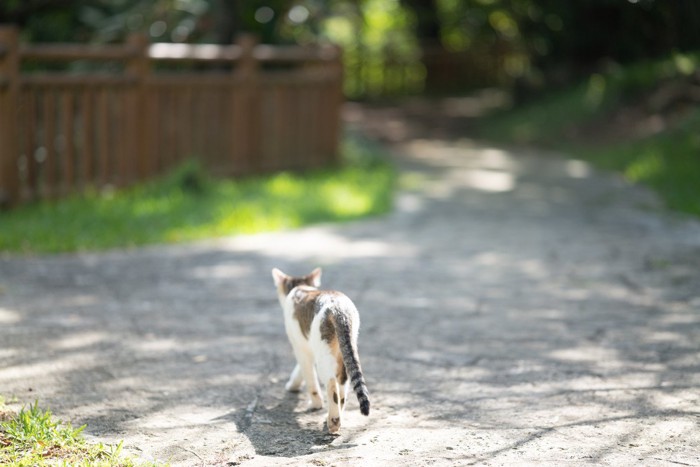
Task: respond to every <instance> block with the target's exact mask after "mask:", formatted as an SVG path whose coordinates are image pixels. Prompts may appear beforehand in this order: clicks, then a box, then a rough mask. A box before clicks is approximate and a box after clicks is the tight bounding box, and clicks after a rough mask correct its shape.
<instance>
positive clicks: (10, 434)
mask: <svg viewBox="0 0 700 467" xmlns="http://www.w3.org/2000/svg"><path fill="white" fill-rule="evenodd" d="M84 428H85V425H83V426H81V427H80V428H77V429H75V428H73V427H72V426H71V425H70V423H63V422H61V421H58V420H55V419H54V417H53V415H52V414H51V411H49V410H42V409H41V408H39V405H38V403H36V402H35V403H34V404H33V405H29V407H23V408H22V409H21V410H20V411H19V413H17V414H11V413H9V412H2V413H0V464H2V465H3V466H8V467H29V466H32V467H35V466H36V467H42V466H49V465H52V466H53V465H63V466H68V465H70V466H85V467H87V466H97V467H117V466H119V467H135V466H137V465H139V466H143V467H145V466H147V465H148V466H152V467H155V466H156V464H153V463H148V464H141V463H137V462H136V461H134V460H133V459H130V458H128V457H125V456H123V455H122V443H119V444H117V445H104V444H102V443H97V444H89V443H87V442H86V441H85V439H84V438H83V436H82V434H81V433H82V431H83V429H84Z"/></svg>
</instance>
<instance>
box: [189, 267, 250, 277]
mask: <svg viewBox="0 0 700 467" xmlns="http://www.w3.org/2000/svg"><path fill="white" fill-rule="evenodd" d="M249 273H250V268H249V267H248V266H243V265H240V264H218V265H215V266H201V267H198V268H194V269H193V270H192V277H196V278H198V279H231V278H234V277H241V276H244V275H246V274H249Z"/></svg>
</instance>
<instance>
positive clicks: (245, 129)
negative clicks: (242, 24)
mask: <svg viewBox="0 0 700 467" xmlns="http://www.w3.org/2000/svg"><path fill="white" fill-rule="evenodd" d="M236 43H237V44H238V46H239V47H240V48H241V58H240V59H239V62H238V66H236V67H234V71H233V73H234V79H235V80H236V81H237V82H238V83H239V86H238V87H237V88H236V87H234V88H233V109H232V111H233V131H232V132H231V133H232V135H233V141H232V148H233V150H234V151H236V150H237V149H238V150H237V151H236V152H237V153H238V154H240V156H241V157H240V158H234V161H235V162H238V163H239V164H240V166H239V167H233V170H232V171H233V172H235V173H250V172H251V171H254V172H258V171H259V170H260V167H261V164H260V163H261V161H260V158H261V153H260V137H261V135H260V114H259V108H260V106H261V105H260V102H259V99H258V79H259V77H258V62H257V59H256V58H255V57H254V56H253V51H254V49H255V46H256V45H257V39H256V37H255V36H253V35H251V34H244V35H241V36H240V37H239V38H238V40H237V41H236ZM237 89H238V93H237V92H236V90H237ZM237 94H239V95H237ZM235 162H234V163H235Z"/></svg>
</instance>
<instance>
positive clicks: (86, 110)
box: [80, 87, 96, 190]
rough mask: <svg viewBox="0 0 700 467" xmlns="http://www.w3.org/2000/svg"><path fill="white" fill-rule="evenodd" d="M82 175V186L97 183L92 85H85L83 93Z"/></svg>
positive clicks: (85, 186) (81, 103)
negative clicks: (95, 177)
mask: <svg viewBox="0 0 700 467" xmlns="http://www.w3.org/2000/svg"><path fill="white" fill-rule="evenodd" d="M80 101H81V102H80V105H81V117H82V118H81V120H82V121H81V124H82V125H81V127H82V135H81V136H82V138H81V140H82V141H81V169H82V170H81V175H82V186H83V190H85V189H86V188H87V187H89V186H94V185H95V180H94V170H95V158H96V157H95V154H96V150H95V124H94V122H95V118H94V116H95V109H94V94H93V88H92V87H85V88H84V89H83V90H82V93H81V99H80Z"/></svg>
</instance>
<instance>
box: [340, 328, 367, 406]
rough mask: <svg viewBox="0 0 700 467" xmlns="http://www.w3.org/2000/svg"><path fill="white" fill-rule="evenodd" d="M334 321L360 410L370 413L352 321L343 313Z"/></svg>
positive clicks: (346, 369)
mask: <svg viewBox="0 0 700 467" xmlns="http://www.w3.org/2000/svg"><path fill="white" fill-rule="evenodd" d="M334 321H335V332H336V335H337V337H338V345H339V347H340V353H341V354H342V355H343V363H344V364H345V371H346V372H347V375H348V376H349V377H350V384H351V385H352V388H353V390H354V391H355V394H356V395H357V401H358V402H359V403H360V412H362V415H369V391H367V384H365V378H364V376H363V375H362V367H361V366H360V356H359V355H358V354H357V347H356V346H355V345H354V344H353V339H352V331H351V329H350V323H349V322H348V320H347V319H345V317H344V316H343V315H336V316H335V319H334Z"/></svg>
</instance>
